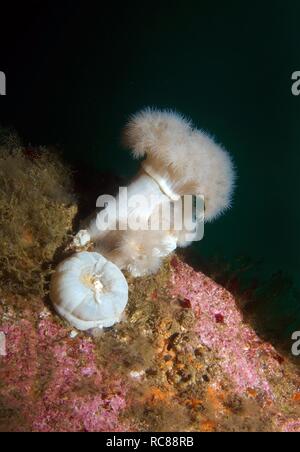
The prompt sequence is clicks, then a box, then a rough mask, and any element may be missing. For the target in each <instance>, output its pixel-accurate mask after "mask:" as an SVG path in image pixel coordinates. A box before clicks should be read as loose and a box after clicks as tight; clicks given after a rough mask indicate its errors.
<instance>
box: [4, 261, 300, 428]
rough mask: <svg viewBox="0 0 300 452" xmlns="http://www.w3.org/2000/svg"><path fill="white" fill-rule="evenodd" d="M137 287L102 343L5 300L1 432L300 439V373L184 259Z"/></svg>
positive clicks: (23, 303)
mask: <svg viewBox="0 0 300 452" xmlns="http://www.w3.org/2000/svg"><path fill="white" fill-rule="evenodd" d="M132 281H133V282H132ZM129 286H130V292H131V293H130V297H129V305H128V306H129V308H128V311H127V316H126V318H125V319H124V320H123V322H121V323H120V324H119V325H118V326H117V327H114V328H113V329H111V330H110V331H106V332H104V333H102V335H101V337H93V336H90V335H88V334H84V333H78V332H76V331H72V329H71V328H70V327H69V326H68V325H67V324H66V323H64V322H62V321H60V320H59V318H58V317H57V315H56V314H55V313H54V312H52V311H50V310H49V309H48V308H47V307H46V306H45V304H44V301H43V300H42V299H36V300H35V299H23V298H22V297H21V299H20V300H19V301H16V300H14V296H11V298H7V299H4V298H3V299H0V336H1V350H2V352H1V354H0V431H17V432H18V431H35V432H82V431H87V432H98V431H99V432H101V431H109V432H121V431H138V430H143V429H148V430H150V431H153V430H151V428H152V429H160V428H161V429H162V430H163V431H170V430H168V429H171V430H172V431H178V430H181V431H182V429H186V430H187V431H191V430H196V431H240V430H241V431H261V430H262V431H282V432H300V378H299V371H298V370H297V368H296V367H295V366H294V365H293V364H292V363H290V362H289V359H287V358H283V357H282V356H280V355H279V354H278V352H277V351H276V350H275V348H274V347H273V346H272V345H271V344H269V343H266V342H264V341H263V340H261V339H260V338H259V337H258V335H257V334H256V332H255V331H254V329H253V328H252V327H251V326H250V325H248V324H246V323H245V322H244V320H243V315H242V313H241V312H240V310H239V308H238V306H237V303H236V300H235V298H234V297H233V296H232V295H231V294H230V293H229V292H228V291H227V290H226V289H224V288H223V287H221V286H220V285H218V284H217V283H215V282H214V281H213V280H212V279H210V278H208V277H207V276H205V275H204V274H202V273H200V272H196V271H194V270H193V269H192V268H191V267H190V266H188V265H187V264H185V263H183V262H182V261H181V260H179V258H177V257H176V256H174V257H173V258H172V259H171V260H170V263H169V262H166V265H165V267H164V268H162V269H161V271H160V273H158V274H157V275H156V276H154V277H151V278H150V279H144V278H141V279H136V280H131V281H129ZM152 308H154V309H152ZM143 309H144V310H143ZM178 314H180V315H179V316H178ZM182 314H184V317H182ZM182 318H184V319H186V321H187V323H185V322H184V323H179V320H178V319H182ZM137 319H138V320H137ZM188 319H189V320H188ZM180 321H181V320H180ZM190 321H191V322H190ZM172 325H173V326H172ZM170 328H173V329H170ZM174 328H175V329H174ZM143 335H144V336H143ZM148 337H149V338H150V339H149V341H148V342H147V338H148ZM177 340H178V341H177ZM185 341H186V342H185ZM102 347H104V349H103V348H102ZM146 347H147V349H146ZM151 347H152V348H151ZM127 350H128V351H127ZM126 353H128V354H127V355H126ZM123 355H125V356H123ZM144 356H145V359H144ZM124 358H125V359H124ZM136 376H138V378H137V377H136ZM170 413H174V415H172V416H170ZM173 418H174V422H173ZM164 429H165V430H164ZM239 429H240V430H239Z"/></svg>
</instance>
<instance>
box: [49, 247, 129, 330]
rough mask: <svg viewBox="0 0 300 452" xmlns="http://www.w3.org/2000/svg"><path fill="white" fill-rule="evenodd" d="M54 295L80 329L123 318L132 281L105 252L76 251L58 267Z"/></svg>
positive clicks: (56, 304) (64, 314)
mask: <svg viewBox="0 0 300 452" xmlns="http://www.w3.org/2000/svg"><path fill="white" fill-rule="evenodd" d="M50 298H51V300H52V302H53V305H54V307H55V309H56V311H57V312H58V314H59V315H60V316H61V317H63V318H64V319H66V320H67V321H68V322H69V323H70V324H71V325H72V326H74V327H75V328H77V329H78V330H82V331H86V330H89V329H93V328H100V329H101V328H104V327H110V326H112V325H114V324H115V323H117V322H119V321H120V319H121V316H122V314H123V312H124V309H125V307H126V304H127V301H128V285H127V282H126V279H125V277H124V275H123V274H122V272H121V271H120V270H119V268H118V267H117V266H116V265H114V264H113V263H112V262H109V261H107V260H106V259H105V258H104V257H103V256H101V254H99V253H92V252H81V253H76V254H74V255H73V256H71V257H70V258H68V259H66V260H65V261H64V262H62V263H61V264H60V265H59V266H58V267H57V269H56V271H55V273H54V275H53V277H52V280H51V286H50Z"/></svg>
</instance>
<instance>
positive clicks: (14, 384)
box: [0, 318, 130, 432]
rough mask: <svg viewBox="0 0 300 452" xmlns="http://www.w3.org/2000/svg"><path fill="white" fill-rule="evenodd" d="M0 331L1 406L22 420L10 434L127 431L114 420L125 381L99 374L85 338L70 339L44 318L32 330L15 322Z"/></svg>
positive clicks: (122, 401) (28, 324)
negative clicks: (1, 337)
mask: <svg viewBox="0 0 300 452" xmlns="http://www.w3.org/2000/svg"><path fill="white" fill-rule="evenodd" d="M1 330H2V332H3V333H4V334H5V336H6V343H7V356H6V357H3V358H1V361H0V362H1V369H0V377H1V378H0V379H1V387H0V400H1V405H2V407H5V410H6V411H7V413H14V412H15V413H18V416H17V418H18V417H21V418H22V419H23V422H22V425H20V426H18V425H16V426H15V427H14V428H13V429H14V430H18V431H20V430H30V431H36V432H51V431H89V432H96V431H123V430H128V429H130V427H129V426H128V425H125V424H124V423H123V422H120V420H119V414H120V413H121V412H122V410H123V409H124V407H125V405H126V382H122V381H121V380H118V379H116V378H113V377H111V378H109V376H108V375H106V374H105V370H104V369H101V370H99V368H98V367H97V365H96V357H95V350H94V348H95V347H94V344H93V342H92V340H91V339H90V338H76V339H72V338H70V336H69V332H68V330H66V329H64V328H62V327H60V326H59V325H58V324H56V323H55V322H54V321H53V320H52V319H48V318H47V319H43V320H41V321H40V322H39V323H38V324H37V326H35V325H33V324H32V323H31V322H30V321H28V320H20V321H18V322H16V323H15V324H12V325H6V326H5V325H4V326H2V327H1ZM24 420H25V421H26V422H24Z"/></svg>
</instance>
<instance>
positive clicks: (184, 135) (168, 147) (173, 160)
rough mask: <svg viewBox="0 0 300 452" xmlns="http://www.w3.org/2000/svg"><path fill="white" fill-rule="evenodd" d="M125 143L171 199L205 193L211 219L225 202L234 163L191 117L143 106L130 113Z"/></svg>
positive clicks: (206, 206) (224, 205)
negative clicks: (138, 110)
mask: <svg viewBox="0 0 300 452" xmlns="http://www.w3.org/2000/svg"><path fill="white" fill-rule="evenodd" d="M124 143H125V145H126V146H127V147H129V148H130V149H132V154H133V156H134V157H135V158H141V157H145V156H146V159H145V160H144V161H143V163H142V166H143V168H144V170H145V171H146V172H147V173H148V174H150V176H152V177H153V178H154V179H155V180H156V181H157V182H158V183H159V185H160V187H161V189H162V191H164V192H165V193H166V194H167V195H168V196H169V197H170V198H171V199H173V200H176V199H178V197H179V196H182V195H198V196H204V200H205V219H206V220H207V221H210V220H212V219H214V218H215V217H217V216H218V215H219V214H221V213H222V212H223V211H224V210H225V209H226V208H228V207H229V206H230V202H231V196H232V191H233V186H234V179H235V175H234V168H233V164H232V161H231V158H230V156H229V154H228V153H227V152H226V151H225V150H224V149H223V148H222V147H221V146H219V145H218V144H217V143H215V141H214V140H213V139H212V138H210V137H209V136H208V135H207V134H206V133H204V132H202V131H200V130H197V129H195V128H193V127H192V125H191V123H190V121H188V120H186V119H185V118H184V117H183V116H180V115H178V114H176V113H174V112H170V111H156V110H151V109H146V110H144V111H141V112H140V113H138V114H136V115H135V116H133V117H132V119H131V120H130V121H129V123H128V124H127V126H126V127H125V130H124Z"/></svg>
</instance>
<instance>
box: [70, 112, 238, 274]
mask: <svg viewBox="0 0 300 452" xmlns="http://www.w3.org/2000/svg"><path fill="white" fill-rule="evenodd" d="M123 142H124V144H125V145H126V147H127V148H129V149H130V150H131V152H132V155H133V157H134V158H137V159H140V158H143V159H144V160H143V161H142V162H141V169H140V171H139V173H138V174H137V176H136V177H135V178H134V180H133V181H132V182H131V183H130V184H129V186H128V187H127V192H128V199H130V198H133V197H134V196H135V195H143V197H144V199H147V200H148V199H149V200H151V202H149V203H145V204H144V205H143V206H142V207H141V206H138V207H136V208H133V209H132V210H130V209H128V210H127V212H126V213H125V217H122V218H121V219H120V221H121V222H122V223H123V222H124V220H125V221H128V224H130V219H131V218H132V217H133V216H140V217H142V218H143V220H144V221H145V223H149V222H151V220H152V219H153V218H155V217H156V216H157V211H158V209H160V207H161V206H162V205H163V204H164V203H166V202H167V203H173V204H174V205H175V204H176V203H179V202H181V200H182V197H183V196H184V195H195V196H196V197H203V199H204V205H205V214H204V221H211V220H213V219H215V218H217V217H218V216H219V215H220V214H221V213H222V212H224V211H225V210H226V209H227V208H229V207H230V205H231V196H232V192H233V188H234V180H235V171H234V167H233V163H232V160H231V157H230V155H229V154H228V153H227V152H226V150H224V149H223V147H222V146H220V145H218V144H217V143H216V142H215V141H214V140H213V139H212V138H211V137H209V136H208V135H207V134H206V133H205V132H202V131H201V130H198V129H196V128H194V127H193V126H192V124H191V122H190V121H189V120H187V119H186V118H184V117H183V116H181V115H179V114H177V113H174V112H172V111H159V110H154V109H150V108H148V109H145V110H142V111H141V112H139V113H137V114H136V115H134V116H133V117H132V118H131V119H130V121H129V122H128V124H127V126H126V127H125V129H124V133H123ZM116 204H117V205H118V207H123V206H122V201H121V200H120V198H119V197H117V199H116ZM117 210H122V209H117ZM98 215H99V216H101V215H103V216H104V217H105V215H108V216H109V218H110V222H108V224H107V225H106V226H105V227H102V226H101V227H99V223H98V221H97V217H96V218H94V219H93V220H92V221H91V222H90V224H89V226H88V228H87V229H86V230H84V231H80V232H79V233H78V235H77V237H76V238H75V242H74V243H75V245H79V246H82V245H86V244H87V243H88V241H90V240H92V241H93V242H94V243H95V246H96V249H97V250H99V252H101V253H102V254H103V255H105V256H106V257H107V258H108V259H110V260H112V261H113V262H114V263H116V265H118V266H119V267H120V268H122V269H123V268H126V269H127V270H128V271H130V272H131V274H132V275H134V276H144V275H147V274H151V273H155V272H156V271H157V270H158V268H159V266H160V264H161V261H162V259H163V258H164V257H165V256H167V255H168V254H169V253H170V252H172V251H173V250H174V248H175V247H176V246H180V247H183V246H187V245H188V244H189V243H191V241H192V240H193V236H191V235H190V234H189V235H188V237H187V236H186V231H185V230H184V228H182V230H177V229H176V228H173V227H172V226H171V227H170V229H169V230H160V231H157V230H151V229H150V230H143V229H140V230H134V231H133V230H131V229H130V227H129V228H127V229H123V228H120V229H119V230H118V220H119V218H117V214H116V210H115V209H114V206H113V208H112V207H111V206H110V205H109V206H107V207H106V208H105V209H103V210H102V212H100V213H99V214H98ZM98 218H99V217H98ZM201 221H202V219H201ZM115 227H116V228H117V230H114V229H115Z"/></svg>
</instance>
